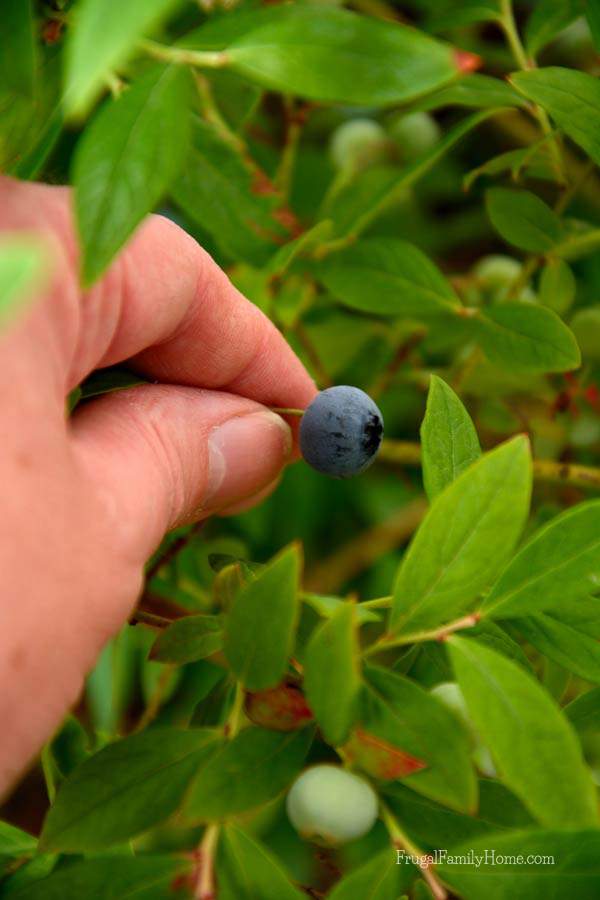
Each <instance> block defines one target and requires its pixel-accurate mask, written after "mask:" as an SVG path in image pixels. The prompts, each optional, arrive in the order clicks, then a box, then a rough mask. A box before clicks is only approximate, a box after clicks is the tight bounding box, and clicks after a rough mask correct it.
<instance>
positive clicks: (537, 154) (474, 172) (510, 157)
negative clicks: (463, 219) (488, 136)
mask: <svg viewBox="0 0 600 900" xmlns="http://www.w3.org/2000/svg"><path fill="white" fill-rule="evenodd" d="M523 171H526V172H527V174H528V175H530V176H531V177H533V178H540V179H546V180H548V181H554V180H555V179H556V172H555V171H554V170H553V169H552V159H551V157H550V154H549V151H548V146H547V145H546V144H545V143H542V142H541V141H540V142H539V143H538V144H537V146H534V147H531V146H527V147H520V148H519V149H518V150H506V151H505V152H504V153H499V154H498V155H497V156H492V158H491V159H488V160H486V161H485V162H484V163H482V164H481V165H480V166H477V167H476V168H474V169H471V171H470V172H467V174H466V175H465V176H464V178H463V185H464V189H465V190H466V191H469V190H470V189H471V187H472V185H473V183H474V182H475V181H476V180H477V179H478V178H479V177H481V176H482V175H500V174H502V173H504V172H510V174H511V178H512V180H513V181H518V180H519V177H520V176H521V173H522V172H523Z"/></svg>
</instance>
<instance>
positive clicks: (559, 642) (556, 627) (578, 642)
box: [515, 601, 600, 684]
mask: <svg viewBox="0 0 600 900" xmlns="http://www.w3.org/2000/svg"><path fill="white" fill-rule="evenodd" d="M598 604H599V606H600V601H599V602H598ZM515 626H516V628H517V629H518V630H519V631H520V632H521V634H522V635H523V637H524V638H525V639H526V640H527V641H529V643H530V644H532V645H533V646H534V647H535V648H536V649H537V650H539V651H540V653H543V654H544V656H547V657H548V658H549V659H552V660H554V662H556V663H558V665H559V666H562V667H563V668H565V669H567V671H568V672H574V673H575V674H576V675H579V677H580V678H585V680H586V681H592V682H594V683H596V684H600V642H599V641H598V640H597V639H596V638H595V637H590V635H588V634H585V632H584V631H582V630H580V629H578V628H574V627H573V626H572V625H568V624H567V623H566V622H561V621H559V620H558V619H556V618H554V616H552V615H547V614H546V613H538V614H537V615H536V616H524V617H523V618H520V619H519V620H518V621H516V622H515Z"/></svg>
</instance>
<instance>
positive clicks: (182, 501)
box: [0, 178, 316, 794]
mask: <svg viewBox="0 0 600 900" xmlns="http://www.w3.org/2000/svg"><path fill="white" fill-rule="evenodd" d="M0 232H13V233H14V232H28V233H34V234H36V235H38V236H39V237H40V238H41V239H42V241H43V242H44V244H45V245H46V246H47V248H48V256H49V258H50V259H51V261H52V266H51V275H50V276H49V278H48V280H47V283H46V285H45V286H44V288H43V289H42V290H41V291H40V292H39V296H36V297H35V298H33V302H32V304H31V305H30V306H29V307H28V309H27V311H26V312H24V313H22V314H21V316H20V317H18V318H17V319H16V320H15V321H13V322H12V323H11V324H10V325H9V326H5V327H4V328H3V330H2V331H1V332H0V426H1V435H2V440H1V441H0V483H1V485H2V488H1V492H2V537H1V540H0V723H1V739H0V794H1V793H3V792H6V790H7V789H8V788H9V787H10V786H11V785H12V784H14V781H15V779H16V778H17V777H18V776H19V775H20V774H21V773H22V772H23V770H24V768H25V767H26V766H27V764H28V763H29V762H30V761H31V760H32V758H33V757H34V756H35V754H36V753H37V752H38V751H39V750H40V748H41V746H42V744H43V743H44V741H46V740H47V739H48V738H49V737H50V736H51V735H52V733H53V732H54V730H55V729H56V728H57V727H58V725H59V724H60V721H61V719H62V717H63V716H64V714H65V713H66V712H67V710H68V709H69V708H70V707H71V706H72V705H73V703H74V702H75V701H76V700H77V697H78V695H79V693H80V691H81V689H82V685H83V679H84V677H85V675H86V673H87V672H89V670H90V669H91V668H92V667H93V665H94V662H95V660H96V659H97V657H98V654H99V652H100V650H101V649H102V647H103V645H104V644H105V643H106V641H107V640H109V638H110V637H111V636H112V635H114V634H115V633H116V632H117V631H118V629H119V628H120V627H121V626H122V625H123V623H124V622H125V621H126V620H127V618H128V617H129V616H130V614H131V612H132V610H133V609H134V607H135V603H136V599H137V597H138V596H139V594H140V590H141V588H142V583H143V567H144V563H145V561H146V560H147V559H148V557H149V556H150V555H151V554H152V552H153V551H154V549H155V548H156V547H157V545H158V543H159V542H160V540H161V538H162V537H163V535H164V534H165V532H166V531H168V530H169V529H170V528H172V527H174V526H176V525H180V524H183V523H186V522H190V521H194V520H196V519H201V518H204V517H207V516H209V515H211V514H213V513H222V512H230V511H236V510H239V509H242V508H245V507H246V506H247V505H251V504H252V503H253V502H256V501H257V500H258V499H260V498H261V497H262V496H264V495H266V494H267V493H268V492H269V491H270V490H271V489H272V487H273V485H274V484H275V483H276V482H277V479H278V477H279V475H280V472H281V470H282V468H283V467H284V465H285V464H286V463H287V462H288V461H289V460H290V459H291V458H293V457H294V455H295V453H296V450H295V437H294V438H292V434H291V432H290V430H289V428H288V426H287V425H286V424H285V423H284V422H283V420H282V419H280V418H279V417H278V416H276V415H275V414H274V413H272V412H270V411H268V410H267V409H266V407H269V406H281V407H294V408H304V407H305V406H307V405H308V403H310V401H311V400H312V399H313V397H314V395H315V393H316V389H315V386H314V384H313V382H312V380H311V378H310V377H309V375H308V374H307V372H306V371H305V369H304V368H303V366H302V364H301V363H300V361H299V360H298V359H297V358H296V356H295V355H294V353H293V352H292V350H291V349H290V348H289V347H288V345H287V344H286V342H285V341H284V339H283V337H282V336H281V335H280V334H279V332H278V331H277V330H276V329H275V328H274V326H273V325H272V324H271V323H270V322H269V320H268V319H267V318H266V317H265V316H263V315H262V313H261V312H260V311H259V310H258V309H257V308H256V307H255V306H253V305H252V304H251V303H250V302H248V301H247V300H245V299H244V297H242V296H241V294H239V292H238V291H237V290H236V289H235V288H234V287H233V286H232V285H231V283H230V282H229V281H228V279H227V277H226V275H225V274H224V273H223V272H222V271H221V270H220V269H219V267H218V266H217V265H216V264H215V263H214V261H213V260H212V259H211V258H210V256H209V255H208V254H207V253H206V252H204V251H203V250H202V249H201V247H199V246H198V244H197V243H196V242H195V241H194V240H193V239H192V238H191V237H190V236H189V235H188V234H186V233H185V232H184V231H183V230H182V229H180V228H179V227H178V226H177V225H175V224H174V223H173V222H171V221H169V220H168V219H165V218H163V217H160V216H152V217H150V218H149V219H148V220H147V221H146V222H145V223H144V224H143V225H142V226H141V227H140V228H139V229H138V231H137V233H136V235H135V237H134V238H133V239H132V240H131V241H130V242H129V244H128V246H127V248H126V249H125V251H124V252H123V253H122V254H121V256H120V257H119V258H118V259H117V261H116V262H115V263H114V265H113V266H112V267H111V268H110V270H109V271H108V273H107V274H106V276H105V277H104V278H103V279H102V280H101V281H99V282H98V283H97V284H96V285H94V286H93V287H92V288H91V289H90V290H89V291H87V292H82V290H81V289H80V288H79V285H78V278H77V271H78V250H77V242H76V238H75V233H74V226H73V222H72V214H71V193H70V190H69V189H68V188H63V187H49V186H45V185H32V184H24V183H20V182H17V181H14V180H12V179H8V178H0ZM125 360H127V361H128V365H130V366H131V367H132V368H134V369H136V370H137V371H138V372H139V373H140V374H142V375H144V376H147V377H148V379H150V380H151V381H152V382H155V383H151V384H147V385H143V386H140V387H135V388H132V389H130V390H126V391H121V392H117V393H114V394H109V395H105V396H104V397H101V398H99V399H97V400H93V401H91V402H88V403H85V404H83V405H82V406H81V407H80V408H79V409H77V410H76V411H75V413H74V415H73V416H72V417H71V418H69V419H67V418H66V416H65V398H66V396H67V395H68V393H69V391H70V390H71V389H72V388H74V387H75V386H76V385H77V384H79V383H80V382H81V381H82V380H83V379H84V378H85V377H86V376H87V375H88V374H89V373H90V372H92V371H93V370H94V369H96V368H100V367H104V366H109V365H114V364H116V363H120V362H123V361H125Z"/></svg>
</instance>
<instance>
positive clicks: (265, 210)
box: [171, 118, 289, 266]
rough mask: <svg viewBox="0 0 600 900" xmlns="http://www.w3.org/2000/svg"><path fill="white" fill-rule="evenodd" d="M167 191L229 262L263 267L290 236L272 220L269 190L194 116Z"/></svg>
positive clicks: (274, 204) (273, 198)
mask: <svg viewBox="0 0 600 900" xmlns="http://www.w3.org/2000/svg"><path fill="white" fill-rule="evenodd" d="M171 194H172V197H173V199H174V201H175V202H176V203H177V205H178V206H179V207H180V208H181V209H182V210H183V211H184V212H185V214H186V215H187V216H189V218H190V219H191V221H192V222H195V223H197V224H198V225H199V226H200V227H201V228H203V229H204V230H205V231H207V232H208V233H209V234H210V235H212V237H213V238H214V239H215V241H216V242H217V244H218V246H219V247H220V249H221V250H222V251H223V252H224V253H226V254H227V255H228V256H230V257H231V258H232V259H234V260H241V261H244V262H248V263H251V264H253V265H257V266H263V265H265V264H267V262H268V261H269V259H270V258H271V257H272V255H273V252H274V250H275V246H276V244H277V243H279V242H281V241H283V240H286V238H288V237H289V235H288V234H287V233H286V230H285V229H284V228H283V226H282V224H281V222H280V221H279V220H278V218H277V209H278V206H279V205H280V202H281V201H280V198H279V196H278V195H277V193H276V192H275V190H274V188H273V187H272V186H271V185H269V183H268V181H266V180H265V177H264V176H262V177H260V176H259V174H258V173H257V171H256V170H253V169H252V168H251V167H249V165H248V163H247V161H246V160H244V159H243V158H242V156H241V155H240V153H239V152H238V150H237V149H236V148H235V147H233V146H232V145H231V144H230V143H227V142H226V141H224V140H223V138H222V137H221V136H220V135H219V134H218V133H217V131H215V129H214V127H213V126H212V125H210V124H209V123H207V122H203V121H202V120H201V119H198V118H195V119H194V120H193V140H192V148H191V152H190V154H189V156H188V159H187V161H186V164H185V166H184V167H183V170H182V172H181V174H180V176H179V178H177V180H176V181H175V183H174V184H173V187H172V190H171Z"/></svg>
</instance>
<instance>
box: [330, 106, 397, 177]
mask: <svg viewBox="0 0 600 900" xmlns="http://www.w3.org/2000/svg"><path fill="white" fill-rule="evenodd" d="M387 148H388V139H387V135H386V133H385V131H384V130H383V128H382V127H381V125H380V124H379V123H378V122H375V121H374V120H373V119H352V120H351V121H350V122H344V124H343V125H340V126H339V127H338V128H336V130H335V131H334V132H333V135H332V137H331V145H330V154H331V159H332V160H333V164H334V165H335V167H336V169H340V170H342V171H346V172H347V171H359V170H360V169H366V168H368V167H369V166H372V165H374V164H375V163H378V162H383V161H384V160H385V158H386V156H387Z"/></svg>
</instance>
